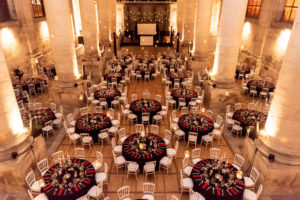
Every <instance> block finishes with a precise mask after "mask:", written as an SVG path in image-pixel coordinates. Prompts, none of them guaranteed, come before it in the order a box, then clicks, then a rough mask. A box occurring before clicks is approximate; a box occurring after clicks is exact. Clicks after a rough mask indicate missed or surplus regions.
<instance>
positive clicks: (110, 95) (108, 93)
mask: <svg viewBox="0 0 300 200" xmlns="http://www.w3.org/2000/svg"><path fill="white" fill-rule="evenodd" d="M116 96H121V92H120V91H119V90H118V89H117V88H107V89H101V90H97V91H95V92H94V97H95V99H98V100H99V99H100V98H105V99H106V101H107V105H108V107H111V102H112V101H113V100H114V98H115V97H116Z"/></svg>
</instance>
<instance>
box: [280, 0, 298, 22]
mask: <svg viewBox="0 0 300 200" xmlns="http://www.w3.org/2000/svg"><path fill="white" fill-rule="evenodd" d="M299 2H300V0H286V1H285V5H284V10H283V13H282V21H284V22H294V20H295V17H296V13H297V10H298V6H299Z"/></svg>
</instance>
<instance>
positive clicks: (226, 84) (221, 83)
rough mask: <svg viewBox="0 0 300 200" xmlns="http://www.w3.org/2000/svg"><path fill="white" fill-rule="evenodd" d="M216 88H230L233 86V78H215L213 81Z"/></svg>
mask: <svg viewBox="0 0 300 200" xmlns="http://www.w3.org/2000/svg"><path fill="white" fill-rule="evenodd" d="M214 83H215V85H216V87H217V88H221V89H232V88H234V87H235V80H234V79H232V80H215V81H214Z"/></svg>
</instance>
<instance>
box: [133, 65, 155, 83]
mask: <svg viewBox="0 0 300 200" xmlns="http://www.w3.org/2000/svg"><path fill="white" fill-rule="evenodd" d="M138 71H140V72H141V75H142V79H143V80H144V77H145V74H146V72H150V79H152V74H154V73H155V68H154V67H151V68H150V69H149V68H139V67H137V68H136V69H135V72H138Z"/></svg>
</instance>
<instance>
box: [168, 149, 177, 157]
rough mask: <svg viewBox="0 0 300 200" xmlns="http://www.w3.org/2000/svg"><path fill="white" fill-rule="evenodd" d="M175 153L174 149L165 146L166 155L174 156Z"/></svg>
mask: <svg viewBox="0 0 300 200" xmlns="http://www.w3.org/2000/svg"><path fill="white" fill-rule="evenodd" d="M175 155H176V150H175V149H173V148H167V156H169V157H174V156H175Z"/></svg>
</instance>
